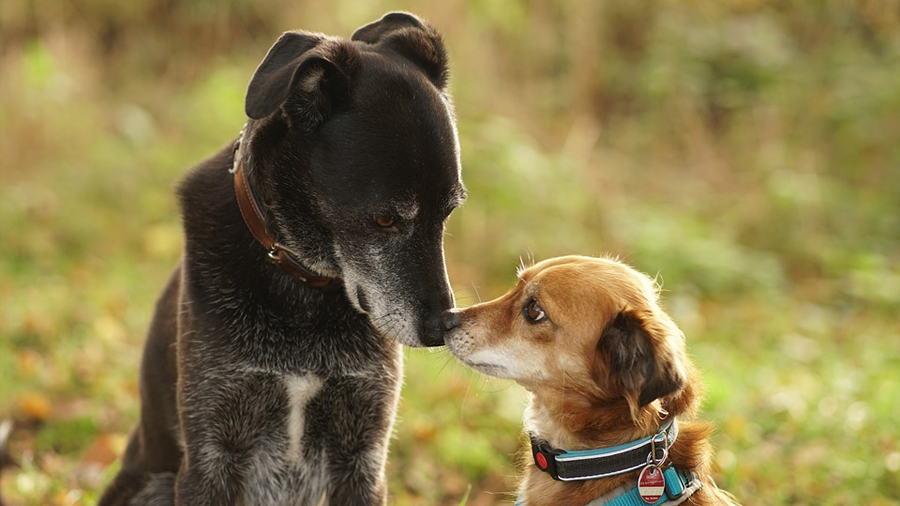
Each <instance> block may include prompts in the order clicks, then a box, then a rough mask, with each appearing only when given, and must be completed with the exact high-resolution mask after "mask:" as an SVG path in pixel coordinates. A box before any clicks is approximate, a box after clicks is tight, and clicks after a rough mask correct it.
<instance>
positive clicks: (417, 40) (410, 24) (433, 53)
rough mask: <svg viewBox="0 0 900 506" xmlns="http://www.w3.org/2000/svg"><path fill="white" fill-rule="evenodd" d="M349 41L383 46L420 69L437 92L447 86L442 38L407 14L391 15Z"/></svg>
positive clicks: (447, 73)
mask: <svg viewBox="0 0 900 506" xmlns="http://www.w3.org/2000/svg"><path fill="white" fill-rule="evenodd" d="M350 39H351V40H356V41H359V42H365V43H367V44H373V45H374V44H383V45H385V46H387V47H389V48H390V49H393V50H394V51H396V52H397V53H399V54H401V55H402V56H403V57H405V58H407V59H408V60H410V61H411V62H413V63H415V64H416V65H417V66H418V67H419V68H421V69H422V70H423V71H424V72H425V74H426V75H427V76H428V78H429V79H430V80H431V82H432V83H434V85H435V86H437V87H438V89H440V90H442V91H443V90H444V89H445V88H446V87H447V81H448V76H449V69H448V67H447V51H446V50H445V49H444V42H443V40H442V39H441V35H440V34H439V33H438V32H437V30H435V29H434V28H432V27H431V26H429V25H428V24H427V23H425V22H424V21H422V20H421V19H419V18H418V17H416V16H414V15H412V14H409V13H407V12H390V13H388V14H385V15H384V17H382V18H381V19H379V20H378V21H375V22H373V23H369V24H368V25H366V26H363V27H362V28H359V29H358V30H356V32H354V33H353V36H352V37H350Z"/></svg>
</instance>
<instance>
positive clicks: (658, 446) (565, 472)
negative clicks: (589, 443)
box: [531, 417, 678, 481]
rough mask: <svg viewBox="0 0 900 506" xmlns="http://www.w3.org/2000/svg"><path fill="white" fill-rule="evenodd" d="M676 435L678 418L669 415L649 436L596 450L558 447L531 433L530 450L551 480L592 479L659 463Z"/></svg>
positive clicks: (667, 452) (665, 455)
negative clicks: (561, 448) (569, 449)
mask: <svg viewBox="0 0 900 506" xmlns="http://www.w3.org/2000/svg"><path fill="white" fill-rule="evenodd" d="M677 437H678V421H677V420H676V419H675V417H672V418H670V419H668V420H666V422H665V423H664V424H662V426H660V428H659V430H658V431H657V432H656V434H654V435H652V436H647V437H645V438H642V439H639V440H637V441H632V442H630V443H625V444H622V445H618V446H613V447H610V448H600V449H596V450H574V451H567V450H560V449H556V448H553V447H551V446H550V444H549V443H548V442H547V441H544V440H543V439H541V438H540V437H539V436H537V435H535V434H531V453H532V455H533V457H534V465H536V466H537V467H538V469H540V470H541V471H544V472H545V473H547V474H549V475H550V476H551V477H553V479H554V480H559V481H583V480H595V479H598V478H607V477H610V476H617V475H620V474H625V473H628V472H631V471H634V470H637V469H641V468H642V467H645V466H647V465H648V464H655V465H657V466H662V464H663V462H665V460H666V457H667V456H668V454H669V448H671V447H672V445H673V444H674V443H675V439H676V438H677Z"/></svg>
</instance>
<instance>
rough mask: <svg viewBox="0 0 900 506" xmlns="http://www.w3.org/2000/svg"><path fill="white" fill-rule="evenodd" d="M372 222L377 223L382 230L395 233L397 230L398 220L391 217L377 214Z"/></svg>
mask: <svg viewBox="0 0 900 506" xmlns="http://www.w3.org/2000/svg"><path fill="white" fill-rule="evenodd" d="M372 221H374V222H375V224H376V225H378V226H379V227H380V228H382V229H385V230H388V231H391V232H394V231H396V230H397V219H396V218H394V217H393V216H389V215H386V214H376V215H375V216H373V217H372Z"/></svg>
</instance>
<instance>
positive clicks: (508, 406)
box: [0, 0, 900, 506]
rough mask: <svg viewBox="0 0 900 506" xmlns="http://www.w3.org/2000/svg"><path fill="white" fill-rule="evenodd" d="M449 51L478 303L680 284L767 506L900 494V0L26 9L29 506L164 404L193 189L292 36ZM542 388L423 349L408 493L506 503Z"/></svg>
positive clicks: (102, 458)
mask: <svg viewBox="0 0 900 506" xmlns="http://www.w3.org/2000/svg"><path fill="white" fill-rule="evenodd" d="M395 9H404V10H410V11H413V12H416V13H418V14H420V15H422V16H423V17H425V18H427V19H428V20H430V21H431V22H432V23H433V24H434V25H435V26H437V27H438V28H439V29H440V30H441V31H442V32H443V34H444V38H445V41H446V44H447V46H448V48H449V50H450V55H451V62H452V68H453V81H452V91H453V95H454V97H455V104H456V111H457V114H458V120H459V130H460V137H461V144H462V150H463V170H464V178H465V181H466V184H467V186H468V187H469V190H470V198H469V201H468V203H467V204H466V205H465V206H464V207H463V208H461V209H459V210H457V211H456V212H455V213H454V215H453V216H452V218H451V221H450V229H449V234H448V237H447V240H446V250H447V262H448V268H449V271H450V278H451V281H452V283H453V285H454V289H455V290H456V292H457V295H458V301H459V303H460V304H461V305H468V304H470V303H473V302H477V301H478V300H487V299H489V298H493V297H495V296H497V295H499V294H501V293H503V292H504V291H505V290H506V289H507V288H508V287H509V286H511V285H512V284H513V282H514V278H515V267H516V265H517V264H518V263H519V259H520V257H522V258H525V259H526V261H527V259H529V258H534V259H537V260H540V259H544V258H547V257H549V256H554V255H558V254H566V253H582V254H593V255H602V254H606V253H609V254H613V255H619V256H620V257H621V258H623V259H624V260H625V261H627V262H629V263H631V264H633V265H634V266H636V267H637V268H639V269H641V270H643V271H645V272H648V273H650V274H651V275H657V274H658V275H659V277H660V279H661V281H662V282H663V284H664V288H665V291H664V298H665V301H666V306H667V308H668V309H669V310H670V312H671V313H672V315H673V316H674V318H675V320H676V321H677V322H678V323H679V324H680V325H681V327H682V329H683V330H684V331H685V333H686V335H687V338H688V345H689V349H690V353H691V354H692V356H693V357H694V359H695V361H696V362H697V364H698V366H699V367H700V369H701V370H702V371H703V373H704V379H705V382H706V383H707V385H708V387H709V388H708V395H707V399H706V401H705V404H704V416H705V417H707V418H709V419H712V420H715V421H716V422H717V426H718V432H717V434H716V436H715V441H714V443H715V445H716V446H717V447H718V455H717V457H716V464H717V474H716V479H717V481H718V482H719V484H720V486H723V487H724V488H728V489H729V490H731V491H732V492H734V494H735V495H736V496H738V497H739V498H740V499H741V500H742V501H743V502H744V504H746V505H788V504H791V505H795V504H816V505H819V504H825V505H837V504H840V505H861V504H866V505H888V504H900V423H898V420H900V318H898V313H900V2H898V1H897V0H885V1H878V0H872V1H870V0H846V1H833V2H817V1H810V2H799V1H791V2H788V1H774V0H771V1H765V0H726V1H713V0H707V1H659V2H652V1H632V2H624V1H623V2H613V1H607V2H600V1H598V2H575V1H563V0H558V1H549V0H543V1H542V0H531V1H527V0H494V1H478V0H433V1H425V0H418V1H417V0H409V1H396V2H386V1H361V0H360V1H350V0H332V1H329V2H324V1H318V2H316V1H303V0H291V1H287V0H265V1H254V0H225V1H212V0H196V1H193V2H174V1H171V0H131V1H128V2H120V1H114V0H68V1H37V0H32V1H24V0H5V1H3V2H2V3H0V169H2V170H0V419H4V418H7V419H12V420H14V421H15V422H16V426H15V430H14V432H13V435H12V440H11V442H10V453H11V456H12V458H13V459H14V460H15V462H16V465H15V466H14V467H7V468H5V469H4V471H3V474H2V477H0V497H2V498H3V499H5V500H6V501H7V502H8V503H9V504H12V505H20V506H31V505H44V504H50V505H74V504H79V505H89V504H93V503H94V502H95V501H96V499H97V497H98V493H99V491H100V490H101V489H102V486H103V485H104V483H105V482H106V480H108V479H109V477H110V476H111V475H112V473H113V472H114V471H115V468H116V466H117V464H116V458H117V456H118V454H119V453H120V452H121V451H122V448H123V444H124V440H125V437H126V436H127V434H128V431H129V430H130V429H131V427H132V426H133V424H134V423H135V420H136V418H137V413H138V400H137V365H138V360H139V356H140V350H141V346H142V343H143V339H144V337H143V334H144V332H145V329H146V326H147V323H148V320H149V318H150V316H151V311H152V308H153V301H154V299H155V298H156V296H157V293H158V292H159V290H160V289H161V288H162V285H163V282H164V280H165V279H166V276H167V274H168V272H169V270H170V269H171V268H172V266H173V264H174V263H175V261H176V259H177V258H178V256H179V252H180V248H181V231H180V222H179V215H178V209H177V206H176V202H175V200H174V197H173V193H172V189H173V187H174V185H175V184H176V182H177V181H178V179H179V178H180V177H181V176H182V175H183V174H184V173H185V172H186V171H187V169H188V168H189V167H190V166H191V165H193V164H196V163H198V162H200V161H201V160H203V159H205V158H206V157H208V156H210V155H211V154H212V153H214V152H215V151H216V150H217V149H219V148H220V147H222V146H224V145H225V144H226V143H228V142H230V140H231V139H232V138H233V137H234V136H235V135H236V134H237V132H238V130H239V129H240V127H241V125H242V124H243V122H244V115H243V107H242V104H243V94H244V90H245V86H246V84H247V82H248V80H249V78H250V76H251V74H252V72H253V70H254V69H255V67H256V64H257V63H258V62H259V61H260V60H261V58H262V56H263V55H264V54H265V52H266V50H267V49H268V47H269V46H270V45H271V43H272V42H273V41H274V40H275V38H276V37H277V36H278V35H279V34H280V33H281V32H282V31H284V30H288V29H295V28H305V29H309V30H314V31H322V32H326V33H330V34H336V35H344V36H349V35H350V33H352V31H353V29H354V28H356V27H358V26H360V25H362V24H364V23H366V22H369V21H371V20H374V19H377V18H378V17H380V16H381V15H382V14H383V13H384V12H386V11H388V10H395ZM523 403H524V392H523V391H522V390H521V389H519V388H518V387H517V386H515V385H512V384H510V383H507V382H503V381H499V380H488V379H485V378H484V377H481V376H479V375H477V374H475V373H471V372H469V371H466V370H464V369H462V368H461V367H459V366H458V365H457V364H456V363H455V362H454V361H453V360H452V359H451V358H450V357H449V356H448V355H447V353H446V352H425V351H408V352H407V382H406V386H405V390H404V401H403V404H402V407H401V415H400V418H399V420H398V423H397V435H396V438H395V440H394V442H393V445H392V448H391V458H390V465H389V469H388V473H389V477H390V485H391V488H390V495H391V499H390V504H394V505H459V504H461V503H462V502H463V498H464V497H465V496H466V495H467V494H468V499H467V504H469V505H479V506H481V505H489V504H499V503H503V502H504V501H507V502H508V501H510V499H511V497H510V496H509V495H508V494H507V492H510V491H512V490H514V489H515V481H516V477H515V475H516V471H515V462H516V459H517V457H516V453H517V451H518V449H519V448H520V446H519V445H520V440H519V431H520V416H521V411H522V407H523Z"/></svg>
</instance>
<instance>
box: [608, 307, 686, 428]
mask: <svg viewBox="0 0 900 506" xmlns="http://www.w3.org/2000/svg"><path fill="white" fill-rule="evenodd" d="M645 319H646V318H645V317H643V316H642V315H640V314H638V313H637V312H635V311H632V310H628V309H623V310H622V311H620V312H619V313H618V314H617V315H616V317H615V318H614V319H613V320H612V321H611V322H610V323H609V324H608V325H607V326H606V328H605V329H604V330H603V333H602V335H601V336H600V340H599V341H598V343H597V348H598V351H599V352H600V355H602V356H605V357H606V359H607V363H608V368H609V369H608V372H607V374H608V377H609V381H610V383H611V384H612V385H618V386H619V388H621V389H622V391H623V393H624V395H625V398H626V400H627V401H628V403H629V406H630V408H631V414H632V417H633V418H635V420H637V415H638V413H639V412H640V409H641V408H642V407H644V406H646V405H647V404H650V403H651V402H653V401H655V400H656V399H661V398H664V397H666V396H669V395H671V394H673V393H675V392H677V391H678V390H679V389H681V388H682V387H683V386H684V383H685V378H684V377H683V372H682V371H683V368H682V367H681V365H680V364H679V363H678V361H679V360H680V357H679V356H680V353H679V352H678V350H677V349H673V347H674V346H676V343H673V342H672V340H676V341H677V342H678V344H680V338H675V336H668V335H660V334H661V333H662V332H665V331H666V330H670V329H668V328H660V329H657V328H653V326H652V325H648V323H647V322H646V321H645Z"/></svg>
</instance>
